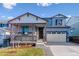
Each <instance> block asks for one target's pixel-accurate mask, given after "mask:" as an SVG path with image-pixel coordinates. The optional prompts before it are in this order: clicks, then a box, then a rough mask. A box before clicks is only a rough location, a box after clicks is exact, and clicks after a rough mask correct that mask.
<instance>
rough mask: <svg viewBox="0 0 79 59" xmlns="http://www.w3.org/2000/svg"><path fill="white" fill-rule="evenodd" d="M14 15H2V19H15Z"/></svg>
mask: <svg viewBox="0 0 79 59" xmlns="http://www.w3.org/2000/svg"><path fill="white" fill-rule="evenodd" d="M13 18H14V17H13V16H4V15H2V16H0V19H3V20H7V19H8V20H10V19H13Z"/></svg>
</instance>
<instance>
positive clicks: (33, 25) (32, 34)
mask: <svg viewBox="0 0 79 59" xmlns="http://www.w3.org/2000/svg"><path fill="white" fill-rule="evenodd" d="M32 30H33V31H32V40H34V36H33V33H34V25H33V24H32Z"/></svg>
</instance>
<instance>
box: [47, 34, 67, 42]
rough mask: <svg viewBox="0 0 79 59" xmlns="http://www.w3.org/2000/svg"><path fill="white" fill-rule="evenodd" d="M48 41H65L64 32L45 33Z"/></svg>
mask: <svg viewBox="0 0 79 59" xmlns="http://www.w3.org/2000/svg"><path fill="white" fill-rule="evenodd" d="M47 41H48V42H66V34H47Z"/></svg>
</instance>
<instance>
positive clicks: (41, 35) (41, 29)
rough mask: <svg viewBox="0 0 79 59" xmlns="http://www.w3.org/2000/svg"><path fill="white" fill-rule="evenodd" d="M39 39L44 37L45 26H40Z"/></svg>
mask: <svg viewBox="0 0 79 59" xmlns="http://www.w3.org/2000/svg"><path fill="white" fill-rule="evenodd" d="M39 39H43V27H39Z"/></svg>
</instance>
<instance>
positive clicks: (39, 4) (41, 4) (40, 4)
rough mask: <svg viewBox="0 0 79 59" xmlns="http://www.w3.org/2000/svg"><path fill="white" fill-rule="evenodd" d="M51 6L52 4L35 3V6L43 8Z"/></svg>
mask: <svg viewBox="0 0 79 59" xmlns="http://www.w3.org/2000/svg"><path fill="white" fill-rule="evenodd" d="M50 5H52V3H37V6H43V7H47V6H50Z"/></svg>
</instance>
